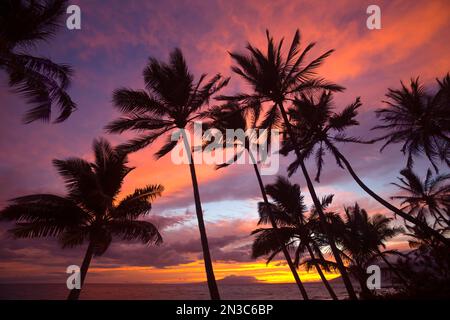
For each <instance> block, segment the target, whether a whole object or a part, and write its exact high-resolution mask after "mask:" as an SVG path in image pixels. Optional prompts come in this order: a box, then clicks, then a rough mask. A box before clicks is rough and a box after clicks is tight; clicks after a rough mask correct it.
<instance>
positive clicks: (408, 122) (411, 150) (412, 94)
mask: <svg viewBox="0 0 450 320" xmlns="http://www.w3.org/2000/svg"><path fill="white" fill-rule="evenodd" d="M437 82H438V86H439V88H438V91H437V92H436V94H434V95H431V94H429V93H427V92H426V90H425V87H424V86H423V85H422V84H421V83H420V82H419V78H416V79H411V83H410V88H408V87H406V85H405V84H403V82H401V85H402V87H401V89H388V93H387V94H386V97H387V98H388V100H387V101H385V103H386V104H387V105H388V107H387V108H385V109H379V110H377V111H376V113H377V116H378V117H379V118H380V119H381V121H383V122H384V124H382V125H377V126H375V127H374V128H373V130H374V129H382V130H385V131H387V132H386V134H385V135H383V136H382V137H380V138H378V139H376V140H377V141H380V140H384V141H385V144H384V145H383V146H382V148H381V151H382V150H383V149H384V148H385V147H386V146H388V145H390V144H397V143H401V144H403V145H402V148H401V150H402V152H403V153H405V154H407V155H408V161H407V167H408V168H411V167H412V164H413V158H414V157H415V156H418V155H419V154H425V155H426V157H427V158H428V159H429V161H430V162H431V164H432V165H433V167H434V169H435V170H436V171H438V167H437V165H436V159H440V160H441V161H443V162H445V163H447V165H448V166H450V154H449V152H448V149H449V146H450V98H449V97H450V74H447V75H446V76H445V77H444V78H443V79H442V80H439V79H437Z"/></svg>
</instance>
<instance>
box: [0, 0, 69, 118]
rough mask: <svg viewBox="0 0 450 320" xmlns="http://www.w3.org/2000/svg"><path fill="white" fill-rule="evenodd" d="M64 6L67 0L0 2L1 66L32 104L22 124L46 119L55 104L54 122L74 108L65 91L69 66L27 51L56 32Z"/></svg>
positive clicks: (13, 85)
mask: <svg viewBox="0 0 450 320" xmlns="http://www.w3.org/2000/svg"><path fill="white" fill-rule="evenodd" d="M66 8H67V1H66V0H47V1H39V0H38V1H31V0H19V1H17V0H4V1H1V3H0V69H3V70H5V72H6V73H7V74H8V76H9V85H10V87H11V88H13V90H14V91H16V92H17V93H20V94H22V95H24V96H25V97H26V98H27V101H28V103H30V104H32V105H34V107H33V108H32V109H30V110H29V111H28V112H27V113H26V114H25V116H24V122H25V123H30V122H33V121H36V120H42V121H49V120H50V118H51V113H52V107H54V106H57V107H58V108H59V109H60V112H59V116H58V117H57V118H56V119H55V122H62V121H64V120H66V119H67V118H68V117H69V116H70V115H71V113H72V112H73V111H74V110H75V109H76V104H75V103H74V102H73V101H72V99H71V98H70V96H69V94H68V93H67V91H66V90H67V89H68V87H69V84H70V78H71V76H72V73H73V72H72V69H71V68H70V66H68V65H65V64H57V63H54V62H52V61H51V60H50V59H47V58H43V57H35V56H33V55H31V54H29V53H27V49H28V48H30V47H33V46H35V45H36V44H37V42H39V41H46V40H48V39H49V38H51V37H52V36H53V35H54V34H55V32H56V30H57V29H58V27H59V21H60V19H61V18H62V16H63V15H64V14H65V10H66Z"/></svg>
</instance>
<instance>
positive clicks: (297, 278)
mask: <svg viewBox="0 0 450 320" xmlns="http://www.w3.org/2000/svg"><path fill="white" fill-rule="evenodd" d="M248 153H249V154H250V156H251V158H252V161H253V167H254V168H255V173H256V178H257V179H258V184H259V188H260V189H261V194H262V197H263V200H264V204H265V205H266V208H268V210H269V220H270V224H271V225H272V228H273V229H275V230H277V229H278V226H277V224H276V222H275V219H274V218H273V215H272V210H270V207H269V199H268V198H267V193H266V189H265V188H264V184H263V181H262V178H261V175H260V173H259V169H258V165H257V163H256V161H255V159H254V157H253V155H252V153H251V151H250V150H248ZM275 234H277V233H275ZM277 235H278V234H277ZM278 243H279V245H280V247H281V248H282V251H283V254H284V257H285V259H286V261H287V263H288V265H289V269H291V272H292V275H293V276H294V279H295V282H296V283H297V286H298V288H299V290H300V293H301V294H302V297H303V299H304V300H309V298H308V293H307V292H306V289H305V286H304V285H303V283H302V280H301V279H300V276H299V275H298V273H297V269H296V268H295V265H294V263H293V262H292V259H291V256H290V254H289V251H288V250H287V249H286V246H285V245H284V243H282V241H281V240H280V239H278Z"/></svg>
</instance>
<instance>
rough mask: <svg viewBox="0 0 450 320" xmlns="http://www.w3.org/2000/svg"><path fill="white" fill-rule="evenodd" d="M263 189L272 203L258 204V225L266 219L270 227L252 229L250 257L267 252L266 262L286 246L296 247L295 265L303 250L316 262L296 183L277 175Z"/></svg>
mask: <svg viewBox="0 0 450 320" xmlns="http://www.w3.org/2000/svg"><path fill="white" fill-rule="evenodd" d="M266 192H267V194H268V195H269V196H270V197H271V198H272V199H273V202H274V203H268V202H260V203H259V207H258V211H259V215H260V220H259V222H258V225H260V224H267V223H268V222H270V223H271V224H272V228H259V229H256V230H254V231H253V232H252V234H254V235H256V239H255V241H254V242H253V247H252V256H253V258H259V257H261V256H265V255H269V258H268V260H267V263H269V262H270V261H271V260H272V259H273V258H274V257H275V256H276V255H277V254H278V253H280V252H281V251H282V250H283V249H284V250H286V247H293V248H295V246H296V249H295V261H296V265H297V267H298V265H299V263H300V260H301V256H302V254H303V253H305V252H308V254H309V256H310V257H311V259H312V260H313V261H316V257H315V253H314V249H313V248H315V247H316V246H317V243H315V239H314V235H313V233H314V230H313V229H312V228H311V223H310V222H309V221H308V220H307V218H306V217H305V212H306V206H305V205H304V203H303V195H302V194H301V192H300V186H299V185H298V184H291V183H290V182H289V180H287V179H286V178H283V177H278V179H277V181H276V182H275V183H274V184H269V185H266ZM271 216H272V217H271ZM272 221H273V222H274V223H272ZM313 225H314V223H313ZM278 226H279V227H278ZM278 233H280V234H281V237H280V238H281V239H282V240H284V242H281V243H280V241H279V242H276V241H273V240H274V239H276V237H277V235H278ZM314 266H315V267H316V271H317V273H318V274H319V276H320V278H321V280H322V282H323V284H324V286H325V288H326V289H327V290H328V292H329V294H330V296H331V298H332V299H333V300H338V298H337V296H336V294H335V292H334V291H333V288H332V287H331V285H330V284H329V282H328V280H327V279H326V277H325V275H324V273H323V271H322V269H321V268H320V265H319V263H317V262H315V263H314Z"/></svg>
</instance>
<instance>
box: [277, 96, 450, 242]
mask: <svg viewBox="0 0 450 320" xmlns="http://www.w3.org/2000/svg"><path fill="white" fill-rule="evenodd" d="M316 100H317V101H316ZM360 107H361V102H360V99H359V98H357V99H356V100H355V101H354V102H352V103H351V104H350V105H348V106H347V107H345V108H344V109H343V110H342V111H341V112H340V113H335V112H334V111H333V95H332V93H331V92H325V91H324V92H322V94H321V96H320V97H319V98H318V99H314V97H313V96H312V95H305V94H302V95H300V99H296V100H295V101H294V103H293V106H292V107H291V108H290V109H289V116H290V119H291V123H292V125H293V132H294V134H295V143H292V141H291V140H287V141H285V142H284V146H283V148H282V150H281V152H282V153H283V154H287V153H289V152H290V151H292V150H295V147H297V148H300V150H301V159H306V158H308V157H310V156H312V155H314V156H315V160H316V166H317V173H316V181H319V180H320V174H321V171H322V167H323V164H324V156H325V153H326V151H329V152H330V153H331V154H332V155H333V156H334V158H335V160H336V163H337V164H338V165H339V166H340V167H341V168H344V167H345V169H347V171H348V172H349V173H350V175H351V176H352V178H353V179H354V180H355V181H356V183H357V184H358V185H359V186H360V187H361V188H362V189H363V190H364V191H366V192H367V193H368V194H369V195H370V196H371V197H373V198H374V199H375V200H377V201H378V202H379V203H380V204H382V205H383V206H385V207H386V208H388V209H389V210H391V211H392V212H394V213H395V214H398V215H399V216H401V217H402V218H404V219H405V220H407V221H409V222H411V223H413V224H417V225H418V226H419V227H421V228H422V229H424V230H425V232H427V233H430V234H434V235H435V236H436V237H438V238H439V239H441V241H442V242H444V243H447V244H449V240H448V239H447V238H445V237H444V236H443V235H441V234H440V233H439V232H437V231H436V230H434V229H432V228H430V227H429V226H428V224H425V223H423V222H422V221H421V220H419V219H415V218H414V217H413V216H411V215H410V214H407V213H405V212H403V211H402V210H400V209H398V208H397V207H395V206H394V205H392V204H391V203H389V202H388V201H386V200H385V199H383V198H382V197H380V196H379V195H378V194H376V193H375V192H374V191H373V190H372V189H370V188H369V187H368V186H367V185H366V184H365V183H364V182H363V181H362V180H361V178H359V176H358V175H357V174H356V172H355V170H354V169H353V167H352V165H351V164H350V162H349V160H348V159H347V158H346V157H345V156H344V155H343V154H342V153H341V152H340V151H339V147H338V146H337V145H336V143H339V142H344V143H347V142H356V143H365V142H363V141H361V140H359V139H357V138H354V137H349V136H348V135H346V133H345V130H346V129H348V128H349V127H352V126H356V125H358V124H359V123H358V121H357V120H356V119H355V118H356V116H357V115H358V109H359V108H360ZM299 164H300V161H299V159H298V158H297V159H296V160H295V161H294V162H293V163H291V164H290V165H289V168H288V173H289V175H292V174H293V173H294V172H295V171H296V170H297V169H298V166H299Z"/></svg>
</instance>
